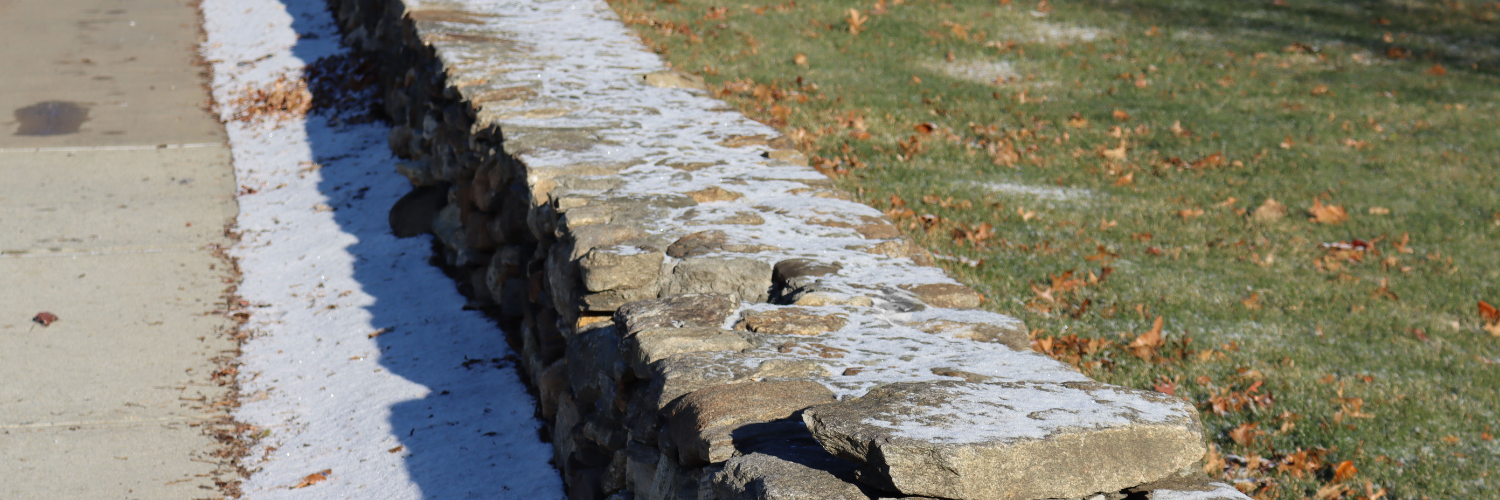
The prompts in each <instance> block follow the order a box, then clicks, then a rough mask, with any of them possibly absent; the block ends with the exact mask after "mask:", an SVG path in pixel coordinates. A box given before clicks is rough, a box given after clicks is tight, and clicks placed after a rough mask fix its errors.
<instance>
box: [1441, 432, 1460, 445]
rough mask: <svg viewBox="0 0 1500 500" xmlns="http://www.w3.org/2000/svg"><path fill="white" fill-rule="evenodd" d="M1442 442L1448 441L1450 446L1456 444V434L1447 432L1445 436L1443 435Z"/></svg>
mask: <svg viewBox="0 0 1500 500" xmlns="http://www.w3.org/2000/svg"><path fill="white" fill-rule="evenodd" d="M1443 442H1444V443H1448V445H1450V446H1451V445H1455V444H1458V436H1455V435H1452V434H1449V435H1447V436H1443Z"/></svg>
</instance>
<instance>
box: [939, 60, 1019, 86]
mask: <svg viewBox="0 0 1500 500" xmlns="http://www.w3.org/2000/svg"><path fill="white" fill-rule="evenodd" d="M926 66H927V69H929V70H932V71H935V72H938V73H942V74H945V75H948V76H950V77H952V78H955V79H958V80H965V81H970V82H974V83H983V84H1001V83H1006V82H1011V81H1015V80H1019V79H1020V78H1021V74H1020V73H1018V72H1016V69H1015V67H1014V66H1012V65H1011V63H1010V62H1009V61H974V60H960V61H941V62H929V63H927V64H926Z"/></svg>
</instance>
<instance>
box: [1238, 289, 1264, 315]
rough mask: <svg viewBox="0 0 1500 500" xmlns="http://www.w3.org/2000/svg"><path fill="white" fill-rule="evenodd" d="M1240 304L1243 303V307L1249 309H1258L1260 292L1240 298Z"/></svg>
mask: <svg viewBox="0 0 1500 500" xmlns="http://www.w3.org/2000/svg"><path fill="white" fill-rule="evenodd" d="M1240 304H1243V305H1244V306H1245V309H1250V310H1252V311H1253V310H1256V309H1260V292H1255V293H1252V294H1250V297H1248V298H1246V299H1245V300H1241V301H1240Z"/></svg>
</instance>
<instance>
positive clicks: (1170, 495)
mask: <svg viewBox="0 0 1500 500" xmlns="http://www.w3.org/2000/svg"><path fill="white" fill-rule="evenodd" d="M1208 485H1209V486H1211V487H1213V489H1211V490H1208V491H1190V490H1156V491H1152V492H1151V500H1231V499H1246V500H1248V499H1249V498H1250V497H1249V496H1246V495H1245V494H1244V493H1240V490H1237V489H1235V488H1234V487H1233V486H1230V485H1227V484H1224V483H1220V482H1213V483H1209V484H1208Z"/></svg>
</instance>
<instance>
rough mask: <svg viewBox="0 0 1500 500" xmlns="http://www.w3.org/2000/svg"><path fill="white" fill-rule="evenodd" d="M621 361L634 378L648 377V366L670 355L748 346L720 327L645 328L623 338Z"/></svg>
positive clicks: (721, 350) (739, 338) (740, 338)
mask: <svg viewBox="0 0 1500 500" xmlns="http://www.w3.org/2000/svg"><path fill="white" fill-rule="evenodd" d="M623 345H624V346H625V347H624V351H625V359H626V360H627V362H628V363H629V364H630V368H631V369H632V370H634V371H635V375H636V376H637V377H640V378H646V377H649V376H651V364H652V363H655V362H657V361H659V360H661V359H664V358H666V357H668V356H671V355H673V354H682V353H687V352H724V351H741V350H745V349H749V348H751V347H752V345H751V344H750V342H749V341H747V340H745V339H744V337H741V336H740V335H739V334H737V333H735V332H733V331H729V330H724V329H721V328H704V327H698V328H647V329H645V330H641V331H639V332H636V333H635V334H634V335H629V336H626V337H625V339H624V342H623Z"/></svg>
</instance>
